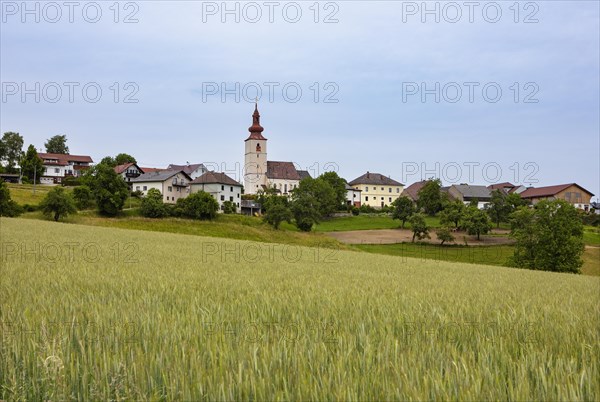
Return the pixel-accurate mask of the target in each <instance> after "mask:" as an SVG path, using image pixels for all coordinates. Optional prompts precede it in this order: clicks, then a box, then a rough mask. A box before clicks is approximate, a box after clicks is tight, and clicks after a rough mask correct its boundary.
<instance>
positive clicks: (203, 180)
mask: <svg viewBox="0 0 600 402" xmlns="http://www.w3.org/2000/svg"><path fill="white" fill-rule="evenodd" d="M190 186H191V193H196V192H198V191H205V192H207V193H209V194H210V195H212V196H213V197H214V198H215V199H216V200H217V202H218V203H219V210H222V209H223V203H224V202H225V201H231V202H233V203H234V204H235V208H236V212H238V213H239V212H240V202H241V197H242V196H241V194H242V185H241V184H240V183H238V182H237V181H235V180H233V179H232V178H231V177H229V176H227V175H226V174H225V173H217V172H206V173H204V174H203V175H202V176H200V177H198V178H196V179H194V180H193V181H192V182H191V183H190Z"/></svg>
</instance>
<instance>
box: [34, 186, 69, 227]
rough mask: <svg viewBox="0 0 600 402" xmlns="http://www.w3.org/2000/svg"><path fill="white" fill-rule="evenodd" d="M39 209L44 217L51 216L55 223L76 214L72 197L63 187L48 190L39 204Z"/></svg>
mask: <svg viewBox="0 0 600 402" xmlns="http://www.w3.org/2000/svg"><path fill="white" fill-rule="evenodd" d="M40 208H41V210H42V212H43V213H44V215H47V216H52V217H53V218H54V220H55V221H58V220H59V219H60V218H61V217H65V216H67V215H69V214H74V213H76V212H77V208H76V207H75V201H73V197H71V194H69V193H67V192H66V191H65V189H64V188H63V187H54V188H53V189H52V190H50V191H49V192H48V194H46V197H45V198H44V199H43V200H42V202H41V203H40Z"/></svg>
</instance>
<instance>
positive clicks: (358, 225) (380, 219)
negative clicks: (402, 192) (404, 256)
mask: <svg viewBox="0 0 600 402" xmlns="http://www.w3.org/2000/svg"><path fill="white" fill-rule="evenodd" d="M425 220H426V222H427V225H429V226H430V227H439V226H440V220H439V218H438V217H437V216H426V217H425ZM401 224H402V223H401V222H400V221H398V220H394V219H392V218H391V217H390V216H388V215H357V216H348V217H342V218H332V219H328V220H325V221H323V222H321V223H320V224H318V225H317V226H316V227H315V229H314V230H315V231H317V232H336V231H348V230H372V229H396V228H398V227H400V225H401ZM405 227H406V228H410V224H409V223H408V222H407V223H406V225H405Z"/></svg>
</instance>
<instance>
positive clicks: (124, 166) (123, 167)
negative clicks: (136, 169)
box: [115, 162, 144, 174]
mask: <svg viewBox="0 0 600 402" xmlns="http://www.w3.org/2000/svg"><path fill="white" fill-rule="evenodd" d="M133 165H135V163H133V162H129V163H124V164H122V165H117V166H115V172H117V174H121V173H123V172H124V171H126V170H127V169H129V168H130V167H131V166H133ZM142 173H144V172H142Z"/></svg>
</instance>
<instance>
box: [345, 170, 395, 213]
mask: <svg viewBox="0 0 600 402" xmlns="http://www.w3.org/2000/svg"><path fill="white" fill-rule="evenodd" d="M348 184H349V185H350V186H352V187H353V188H354V189H355V190H359V191H360V192H361V199H360V202H361V205H369V206H371V207H374V208H382V207H384V206H387V205H390V204H391V203H392V202H394V200H396V198H398V197H400V194H402V191H403V189H404V184H402V183H400V182H397V181H396V180H394V179H392V178H390V177H388V176H384V175H382V174H380V173H371V172H367V173H365V174H363V175H362V176H360V177H357V178H356V179H354V180H352V181H351V182H350V183H348Z"/></svg>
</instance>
